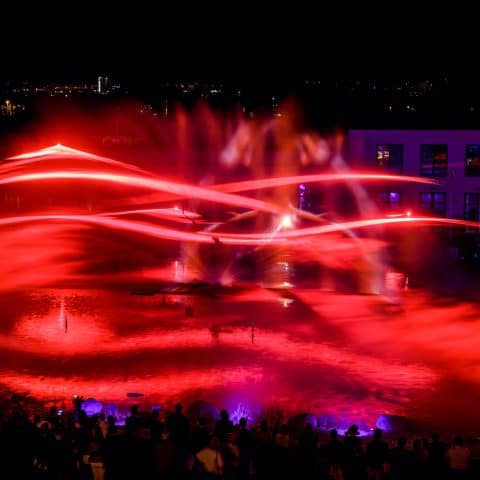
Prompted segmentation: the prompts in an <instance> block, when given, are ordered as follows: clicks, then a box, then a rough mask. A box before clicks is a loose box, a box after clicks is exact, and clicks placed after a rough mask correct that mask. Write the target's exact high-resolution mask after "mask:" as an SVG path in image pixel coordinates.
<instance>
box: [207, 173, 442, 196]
mask: <svg viewBox="0 0 480 480" xmlns="http://www.w3.org/2000/svg"><path fill="white" fill-rule="evenodd" d="M346 180H366V181H379V180H387V181H392V182H408V183H421V184H429V185H432V184H433V185H437V184H438V182H437V181H436V180H433V179H430V178H422V177H411V176H404V175H388V174H381V173H319V174H315V175H294V176H290V177H276V178H262V179H260V180H246V181H242V182H231V183H223V184H220V185H213V186H212V188H213V189H215V190H218V191H220V192H230V193H232V192H242V191H247V190H261V189H264V188H275V187H284V186H287V185H295V184H297V183H328V182H341V181H346Z"/></svg>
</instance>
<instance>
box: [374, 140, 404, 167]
mask: <svg viewBox="0 0 480 480" xmlns="http://www.w3.org/2000/svg"><path fill="white" fill-rule="evenodd" d="M377 167H380V168H383V169H385V170H389V171H392V172H398V173H402V172H403V145H402V144H401V143H394V144H382V145H377Z"/></svg>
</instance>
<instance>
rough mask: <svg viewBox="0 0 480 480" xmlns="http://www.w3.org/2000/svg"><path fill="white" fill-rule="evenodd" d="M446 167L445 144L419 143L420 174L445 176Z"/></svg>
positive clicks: (446, 150) (446, 153)
mask: <svg viewBox="0 0 480 480" xmlns="http://www.w3.org/2000/svg"><path fill="white" fill-rule="evenodd" d="M447 167H448V146H447V145H420V174H421V175H424V176H427V177H445V176H446V175H447Z"/></svg>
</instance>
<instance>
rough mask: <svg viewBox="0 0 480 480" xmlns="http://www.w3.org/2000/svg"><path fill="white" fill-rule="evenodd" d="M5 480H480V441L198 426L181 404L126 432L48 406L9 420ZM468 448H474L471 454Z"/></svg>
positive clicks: (129, 421) (137, 421) (0, 442)
mask: <svg viewBox="0 0 480 480" xmlns="http://www.w3.org/2000/svg"><path fill="white" fill-rule="evenodd" d="M0 413H1V417H0V419H1V420H0V456H1V465H2V468H3V470H4V472H3V474H2V478H24V479H48V480H50V479H52V480H54V479H55V480H70V479H74V480H103V479H106V480H118V479H142V480H143V479H145V480H153V479H192V480H195V479H199V480H206V479H212V478H224V479H231V480H243V479H252V480H253V479H258V480H262V479H267V478H268V479H269V478H277V479H278V478H281V479H283V478H284V479H297V478H300V479H312V480H313V479H320V480H321V479H326V480H356V479H359V480H382V479H385V480H389V479H391V480H401V479H408V480H411V479H413V480H415V479H430V478H431V479H439V480H449V479H454V480H456V479H470V478H471V479H474V478H480V441H479V440H478V439H476V438H469V439H468V442H465V441H464V439H463V438H462V437H461V436H456V437H454V438H453V439H452V441H451V442H449V443H447V442H444V441H442V439H441V438H440V435H439V434H437V433H432V434H431V435H430V436H429V438H423V437H421V436H415V435H409V438H408V439H407V438H406V437H404V436H398V437H397V438H389V440H388V441H386V440H385V439H384V438H383V437H384V435H383V432H382V430H380V429H376V430H374V431H373V432H372V434H371V435H368V436H364V437H362V436H360V434H359V429H358V427H357V426H356V425H351V426H350V428H349V429H348V430H347V431H346V432H345V433H344V434H343V435H340V434H339V433H338V432H337V430H335V429H333V430H330V431H327V432H325V431H318V430H317V429H315V428H314V426H313V425H312V423H309V422H307V421H305V422H303V423H302V425H301V427H300V428H297V427H294V426H293V424H292V425H290V424H286V423H280V422H277V423H275V424H269V423H268V422H267V421H266V420H262V421H260V422H259V423H258V424H249V422H248V419H247V418H245V417H242V418H240V420H239V422H238V424H234V422H233V421H232V420H231V419H230V416H229V413H228V412H227V411H226V410H222V411H221V412H220V415H219V418H218V419H215V421H214V422H212V421H210V422H209V421H208V419H207V418H206V417H204V416H199V417H198V418H195V419H192V418H190V417H187V416H186V415H185V414H184V413H183V408H182V405H181V404H180V403H179V404H177V405H176V406H175V410H174V411H173V412H169V413H166V414H164V412H160V411H159V410H152V411H151V412H140V411H139V408H138V406H137V405H133V406H132V407H131V410H130V415H129V416H128V417H127V418H126V419H125V424H124V425H121V426H120V425H118V424H117V423H116V419H115V418H114V417H113V416H110V417H107V418H105V415H103V414H98V415H91V416H88V415H87V414H86V413H85V412H84V411H83V410H82V409H81V402H79V401H76V403H75V405H74V408H73V410H72V411H69V412H61V411H58V410H57V409H56V407H51V408H50V410H49V411H48V412H46V413H45V414H44V415H35V416H34V417H31V416H30V415H28V414H27V413H26V411H25V410H24V409H21V408H14V409H12V410H11V411H9V412H7V411H2V412H0ZM465 443H468V445H466V444H465Z"/></svg>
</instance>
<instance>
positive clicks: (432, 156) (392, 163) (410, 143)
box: [347, 130, 480, 221]
mask: <svg viewBox="0 0 480 480" xmlns="http://www.w3.org/2000/svg"><path fill="white" fill-rule="evenodd" d="M347 149H348V158H349V164H350V165H352V166H353V167H354V168H355V169H358V170H361V171H365V170H368V171H377V172H379V171H380V172H385V173H399V174H401V175H411V176H419V177H425V178H430V179H433V180H435V181H436V183H435V184H432V185H425V184H412V183H401V182H398V183H396V182H394V183H384V182H382V183H381V184H375V185H373V186H372V187H369V189H371V192H372V195H374V197H375V200H376V201H377V204H378V206H379V208H380V209H382V210H385V211H387V212H388V211H392V212H395V213H406V212H411V214H412V215H417V214H418V215H425V214H431V215H435V216H444V217H451V218H458V219H467V220H473V221H480V130H351V131H349V133H348V142H347Z"/></svg>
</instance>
